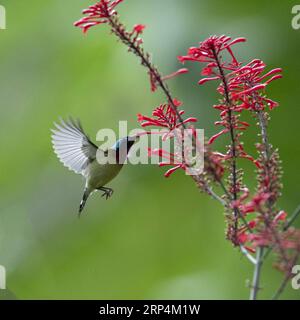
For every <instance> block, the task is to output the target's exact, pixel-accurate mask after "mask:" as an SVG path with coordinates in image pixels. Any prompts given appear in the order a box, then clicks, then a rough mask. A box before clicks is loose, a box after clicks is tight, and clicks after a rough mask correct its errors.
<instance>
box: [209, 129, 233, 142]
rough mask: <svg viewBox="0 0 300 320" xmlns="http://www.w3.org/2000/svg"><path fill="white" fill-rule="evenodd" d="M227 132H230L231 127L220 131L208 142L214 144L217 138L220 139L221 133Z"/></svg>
mask: <svg viewBox="0 0 300 320" xmlns="http://www.w3.org/2000/svg"><path fill="white" fill-rule="evenodd" d="M227 132H229V129H224V130H222V131H220V132H219V133H217V134H215V135H214V136H212V137H211V138H210V139H209V141H208V144H213V143H214V142H215V140H216V139H218V138H219V137H220V136H221V135H223V134H225V133H227Z"/></svg>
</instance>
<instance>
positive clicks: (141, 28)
mask: <svg viewBox="0 0 300 320" xmlns="http://www.w3.org/2000/svg"><path fill="white" fill-rule="evenodd" d="M145 28H146V26H145V25H143V24H136V25H135V26H134V27H133V30H134V32H136V33H137V34H141V33H143V31H144V29H145Z"/></svg>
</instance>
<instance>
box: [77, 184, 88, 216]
mask: <svg viewBox="0 0 300 320" xmlns="http://www.w3.org/2000/svg"><path fill="white" fill-rule="evenodd" d="M89 195H90V191H89V190H88V189H84V193H83V197H82V200H81V202H80V206H79V218H80V216H81V213H82V210H83V209H84V207H85V204H86V201H87V199H88V198H89Z"/></svg>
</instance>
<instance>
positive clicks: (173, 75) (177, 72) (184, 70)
mask: <svg viewBox="0 0 300 320" xmlns="http://www.w3.org/2000/svg"><path fill="white" fill-rule="evenodd" d="M188 72H189V70H188V69H186V68H181V69H179V70H177V71H176V72H173V73H171V74H169V75H167V76H164V77H163V78H162V80H163V81H166V80H169V79H172V78H174V77H176V76H178V75H180V74H184V73H188Z"/></svg>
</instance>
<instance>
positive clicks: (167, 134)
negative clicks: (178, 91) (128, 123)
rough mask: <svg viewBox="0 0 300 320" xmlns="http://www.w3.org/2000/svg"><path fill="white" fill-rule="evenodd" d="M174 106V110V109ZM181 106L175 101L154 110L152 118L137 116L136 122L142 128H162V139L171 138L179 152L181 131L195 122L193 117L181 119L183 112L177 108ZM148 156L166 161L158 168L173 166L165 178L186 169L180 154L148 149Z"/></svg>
mask: <svg viewBox="0 0 300 320" xmlns="http://www.w3.org/2000/svg"><path fill="white" fill-rule="evenodd" d="M174 106H175V108H176V109H175V108H174ZM180 106H181V102H180V101H179V100H177V99H174V100H173V104H172V105H171V104H162V105H160V106H158V107H157V108H155V109H154V111H153V112H152V117H148V116H144V115H141V114H139V115H138V121H139V122H140V124H141V126H142V127H149V126H154V127H158V128H164V129H166V131H164V132H163V138H164V139H167V138H173V139H174V140H175V143H176V144H177V145H180V148H179V149H180V150H181V148H182V144H183V135H182V132H181V129H182V128H183V127H184V126H185V125H186V124H190V123H194V122H197V119H196V118H194V117H189V118H187V119H184V120H183V119H182V116H183V115H184V110H179V109H178V108H179V107H180ZM148 154H149V156H150V157H151V156H157V155H158V156H160V157H161V158H163V159H165V160H167V161H163V162H160V164H159V165H160V166H161V167H162V166H172V165H174V164H176V165H175V167H173V168H171V169H170V170H168V171H167V172H166V173H165V176H166V177H169V176H170V175H171V174H172V173H174V172H175V171H176V170H178V169H184V170H186V169H187V166H186V163H185V162H184V161H183V159H182V154H181V152H179V153H178V152H176V150H175V152H174V153H170V152H167V151H166V150H163V149H155V150H152V149H149V150H148Z"/></svg>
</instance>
